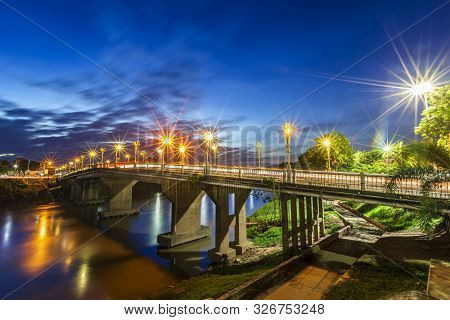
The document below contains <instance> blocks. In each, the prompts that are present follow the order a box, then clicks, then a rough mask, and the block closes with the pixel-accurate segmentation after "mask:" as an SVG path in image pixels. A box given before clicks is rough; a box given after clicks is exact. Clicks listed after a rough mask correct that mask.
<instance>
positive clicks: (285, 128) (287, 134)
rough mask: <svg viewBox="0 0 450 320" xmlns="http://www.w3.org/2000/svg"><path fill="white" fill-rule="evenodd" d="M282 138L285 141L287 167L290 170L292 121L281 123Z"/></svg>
mask: <svg viewBox="0 0 450 320" xmlns="http://www.w3.org/2000/svg"><path fill="white" fill-rule="evenodd" d="M283 131H284V139H285V141H286V153H287V169H288V170H291V136H292V135H293V134H294V133H295V127H294V125H293V124H292V123H289V122H285V123H284V125H283Z"/></svg>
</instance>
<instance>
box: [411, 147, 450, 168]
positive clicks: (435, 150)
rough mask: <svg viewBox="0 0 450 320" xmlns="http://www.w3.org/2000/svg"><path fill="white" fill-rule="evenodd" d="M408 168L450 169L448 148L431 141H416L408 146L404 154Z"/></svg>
mask: <svg viewBox="0 0 450 320" xmlns="http://www.w3.org/2000/svg"><path fill="white" fill-rule="evenodd" d="M402 157H403V158H404V159H405V161H404V162H403V163H402V165H403V166H407V167H430V166H432V167H435V168H436V169H439V168H440V169H445V168H450V153H449V151H448V149H447V147H445V146H442V145H439V144H437V143H434V142H431V141H414V142H412V143H410V144H407V145H406V146H405V148H404V150H403V152H402Z"/></svg>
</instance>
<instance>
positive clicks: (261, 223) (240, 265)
mask: <svg viewBox="0 0 450 320" xmlns="http://www.w3.org/2000/svg"><path fill="white" fill-rule="evenodd" d="M324 211H325V214H324V215H325V227H326V233H327V234H331V233H334V232H336V231H337V230H338V229H341V228H342V227H344V224H343V222H342V221H341V220H340V218H339V217H338V216H337V215H336V214H335V212H334V211H333V210H332V209H331V207H329V206H325V210H324ZM279 217H280V216H279V208H278V205H277V202H276V200H275V201H270V202H268V203H266V204H265V205H264V206H263V207H261V208H260V209H258V210H256V211H255V212H254V213H253V214H252V215H251V216H250V217H249V218H248V221H247V225H248V229H247V230H248V238H249V240H250V241H251V242H253V244H254V246H253V247H252V248H250V249H248V250H247V251H246V252H245V253H244V254H243V255H241V256H238V257H237V258H236V259H235V260H233V261H230V264H216V265H212V266H211V267H210V269H209V270H207V271H206V272H205V273H203V274H201V275H198V276H195V277H192V278H189V279H186V280H183V281H182V282H180V283H179V284H177V285H175V286H174V287H171V288H167V289H166V290H164V291H162V292H160V293H157V294H154V295H151V296H149V297H147V298H148V299H155V300H158V299H216V298H219V297H220V296H222V295H223V294H225V293H227V292H229V291H230V290H232V289H234V288H236V287H238V286H240V285H242V284H244V283H246V282H248V281H250V280H252V279H254V278H256V277H258V276H260V275H262V274H263V273H265V272H266V271H268V270H269V269H272V268H274V267H276V266H278V265H279V264H281V263H282V262H283V261H285V260H286V259H287V258H288V257H286V256H285V255H283V253H282V246H281V224H280V221H279Z"/></svg>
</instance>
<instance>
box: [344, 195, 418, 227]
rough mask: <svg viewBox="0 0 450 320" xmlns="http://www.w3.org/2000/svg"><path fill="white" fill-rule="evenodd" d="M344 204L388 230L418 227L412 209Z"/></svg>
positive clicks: (353, 203)
mask: <svg viewBox="0 0 450 320" xmlns="http://www.w3.org/2000/svg"><path fill="white" fill-rule="evenodd" d="M346 204H347V205H349V206H351V207H352V208H354V209H356V210H358V211H359V212H360V213H362V214H364V215H365V216H367V217H369V218H371V219H373V220H375V221H377V222H379V223H381V224H383V225H385V226H386V227H387V229H388V231H402V230H411V229H418V227H419V225H418V222H417V219H416V213H415V212H414V211H410V210H406V209H401V208H392V207H388V206H380V205H375V204H364V203H355V202H346Z"/></svg>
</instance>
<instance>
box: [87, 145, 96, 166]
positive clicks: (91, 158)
mask: <svg viewBox="0 0 450 320" xmlns="http://www.w3.org/2000/svg"><path fill="white" fill-rule="evenodd" d="M88 156H89V166H91V167H92V165H93V163H94V159H95V158H97V150H94V149H91V150H89V152H88Z"/></svg>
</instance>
